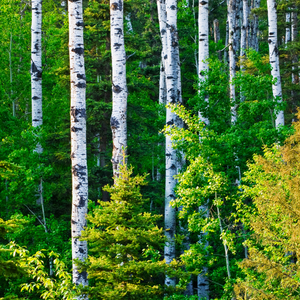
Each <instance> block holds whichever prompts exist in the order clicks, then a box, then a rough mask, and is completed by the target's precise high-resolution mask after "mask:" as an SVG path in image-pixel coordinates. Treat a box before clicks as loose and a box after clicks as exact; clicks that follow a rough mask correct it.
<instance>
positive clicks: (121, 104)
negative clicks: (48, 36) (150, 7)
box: [110, 0, 128, 178]
mask: <svg viewBox="0 0 300 300" xmlns="http://www.w3.org/2000/svg"><path fill="white" fill-rule="evenodd" d="M110 38H111V59H112V95H113V108H112V115H111V119H110V126H111V131H112V139H113V153H112V164H113V174H114V178H116V177H118V176H119V168H120V164H121V163H122V158H123V155H122V153H123V150H125V151H126V147H127V95H128V92H127V84H126V53H125V45H124V3H123V0H119V1H118V2H116V1H115V0H110Z"/></svg>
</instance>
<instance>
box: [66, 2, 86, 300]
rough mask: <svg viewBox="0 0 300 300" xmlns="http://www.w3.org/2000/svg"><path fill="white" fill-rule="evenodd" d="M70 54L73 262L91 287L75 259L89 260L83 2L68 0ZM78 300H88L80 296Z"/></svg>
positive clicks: (76, 275) (80, 280) (77, 278)
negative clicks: (85, 234) (83, 237)
mask: <svg viewBox="0 0 300 300" xmlns="http://www.w3.org/2000/svg"><path fill="white" fill-rule="evenodd" d="M68 4H69V5H68V7H69V55H70V70H71V159H72V259H73V283H74V284H76V285H79V284H82V285H83V286H86V285H88V280H87V273H86V272H79V270H78V267H77V265H76V264H75V263H74V260H75V259H76V260H80V261H84V260H85V259H86V258H87V242H86V241H80V236H81V232H82V230H84V228H85V226H86V214H87V204H88V172H87V154H86V104H85V91H86V78H85V68H84V57H83V53H84V42H83V26H84V23H83V16H82V1H81V0H78V1H73V0H69V3H68ZM76 299H87V297H85V296H78V297H77V298H76Z"/></svg>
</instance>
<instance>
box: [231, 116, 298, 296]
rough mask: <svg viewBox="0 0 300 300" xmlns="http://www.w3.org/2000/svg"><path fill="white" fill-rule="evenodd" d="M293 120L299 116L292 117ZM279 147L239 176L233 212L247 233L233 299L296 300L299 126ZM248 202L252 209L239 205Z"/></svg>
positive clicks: (257, 159)
mask: <svg viewBox="0 0 300 300" xmlns="http://www.w3.org/2000/svg"><path fill="white" fill-rule="evenodd" d="M298 116H299V114H298ZM294 128H295V133H294V134H293V135H292V136H291V137H289V138H288V139H287V140H286V141H285V144H284V146H282V147H279V146H278V145H274V146H273V147H272V148H265V150H264V155H263V156H258V155H256V156H255V157H254V162H253V163H252V164H249V171H248V172H246V174H245V178H244V180H245V185H244V186H243V189H244V192H243V200H244V201H241V202H240V203H239V206H238V207H239V210H240V213H241V215H242V216H243V220H244V223H245V224H246V225H247V226H248V227H249V229H250V230H251V232H252V235H251V237H250V239H249V240H248V241H247V245H248V247H249V259H247V260H244V261H243V262H242V263H241V265H240V266H241V268H242V270H243V272H244V274H245V279H244V280H239V284H238V285H236V291H237V294H238V295H239V296H238V299H244V297H251V298H254V299H258V298H259V299H299V289H300V281H299V274H300V273H299V272H300V270H299V267H298V257H299V238H298V232H299V218H300V215H299V213H298V212H299V207H300V194H299V182H300V177H299V174H300V173H299V163H298V156H299V153H300V147H299V145H300V144H299V141H300V123H299V122H297V123H294ZM248 197H251V198H252V199H253V205H251V206H249V205H245V203H247V199H248Z"/></svg>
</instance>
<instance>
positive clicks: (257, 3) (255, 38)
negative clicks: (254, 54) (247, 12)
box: [251, 0, 260, 51]
mask: <svg viewBox="0 0 300 300" xmlns="http://www.w3.org/2000/svg"><path fill="white" fill-rule="evenodd" d="M259 6H260V0H254V4H253V7H254V8H259ZM252 22H253V24H252V37H251V40H252V41H251V47H252V48H253V49H255V50H256V51H258V15H257V14H256V13H254V14H253V21H252Z"/></svg>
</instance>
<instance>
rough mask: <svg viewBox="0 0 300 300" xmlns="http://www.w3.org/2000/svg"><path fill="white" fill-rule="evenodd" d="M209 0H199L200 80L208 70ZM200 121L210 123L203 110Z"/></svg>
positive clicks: (204, 78) (206, 98)
mask: <svg viewBox="0 0 300 300" xmlns="http://www.w3.org/2000/svg"><path fill="white" fill-rule="evenodd" d="M208 13H209V10H208V0H207V1H204V0H203V1H199V18H198V22H199V24H198V29H199V54H198V61H199V74H198V78H199V82H201V81H205V80H206V74H207V71H208V61H207V59H208V58H209V47H208V45H209V42H208V34H209V26H208ZM205 102H206V105H208V94H206V95H205ZM198 116H199V120H200V122H204V124H205V125H209V120H208V118H206V117H204V116H203V113H202V112H200V111H199V112H198Z"/></svg>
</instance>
